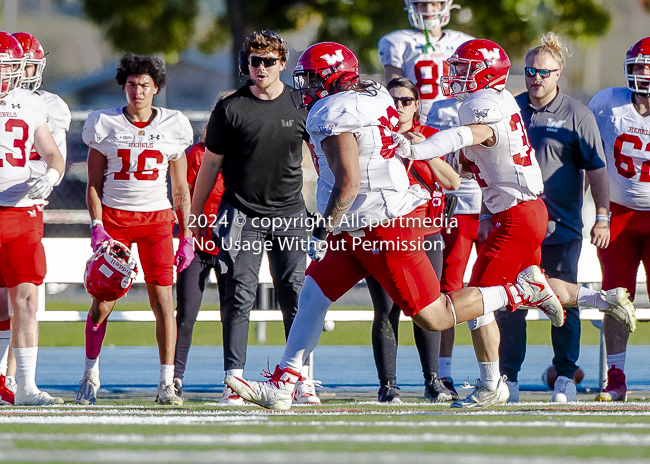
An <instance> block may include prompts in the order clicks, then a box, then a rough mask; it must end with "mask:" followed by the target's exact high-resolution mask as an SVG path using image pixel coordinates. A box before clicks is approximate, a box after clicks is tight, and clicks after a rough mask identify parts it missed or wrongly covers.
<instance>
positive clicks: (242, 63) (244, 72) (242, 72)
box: [239, 31, 289, 77]
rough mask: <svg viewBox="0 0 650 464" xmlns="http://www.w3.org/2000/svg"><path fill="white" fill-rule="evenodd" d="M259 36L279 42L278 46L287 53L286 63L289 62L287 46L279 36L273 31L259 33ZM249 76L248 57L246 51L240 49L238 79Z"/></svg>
mask: <svg viewBox="0 0 650 464" xmlns="http://www.w3.org/2000/svg"><path fill="white" fill-rule="evenodd" d="M260 34H262V36H263V37H264V38H265V39H277V40H278V41H279V42H280V45H281V46H282V47H284V49H285V50H286V51H287V56H286V57H285V59H286V61H289V44H287V42H286V41H285V40H284V39H283V38H282V36H281V35H280V34H278V33H277V32H274V31H261V32H260ZM249 75H250V73H249V72H248V56H246V50H244V49H242V50H239V77H241V76H249Z"/></svg>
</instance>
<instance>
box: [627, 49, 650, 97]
mask: <svg viewBox="0 0 650 464" xmlns="http://www.w3.org/2000/svg"><path fill="white" fill-rule="evenodd" d="M635 64H642V65H646V66H650V37H646V38H644V39H641V40H639V41H638V42H637V43H635V44H634V45H632V47H630V49H629V50H628V51H627V54H626V55H625V64H624V65H623V72H624V73H625V81H626V82H627V88H628V89H630V90H631V91H632V92H634V93H638V94H640V95H644V96H648V95H650V76H649V75H647V74H633V73H632V70H633V69H634V65H635Z"/></svg>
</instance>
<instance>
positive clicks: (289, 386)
mask: <svg viewBox="0 0 650 464" xmlns="http://www.w3.org/2000/svg"><path fill="white" fill-rule="evenodd" d="M264 375H265V376H267V377H268V378H269V380H267V381H265V382H256V381H252V380H245V379H240V378H239V377H235V376H233V375H228V376H226V378H225V380H224V383H225V384H226V385H229V386H230V388H232V389H233V390H234V391H235V393H237V394H239V396H241V397H242V398H244V399H245V400H246V401H250V402H251V403H255V404H257V405H259V406H262V407H263V408H267V409H283V410H287V409H291V403H292V401H293V391H294V390H295V388H296V382H298V380H299V379H300V373H299V372H296V371H294V370H293V369H290V368H288V367H285V368H284V369H281V368H280V366H276V367H275V372H273V374H272V375H271V374H270V373H268V372H265V373H264Z"/></svg>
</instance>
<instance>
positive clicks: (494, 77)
mask: <svg viewBox="0 0 650 464" xmlns="http://www.w3.org/2000/svg"><path fill="white" fill-rule="evenodd" d="M447 63H449V72H450V75H449V76H443V77H441V78H440V82H441V84H442V93H443V94H444V95H447V96H449V95H453V96H456V97H457V98H459V97H460V98H461V99H462V98H463V97H466V96H467V95H468V94H469V93H471V92H476V91H477V90H481V89H496V90H502V89H503V88H505V85H506V80H507V79H508V73H509V72H510V58H508V55H507V54H506V52H505V51H504V50H503V48H501V47H500V46H499V45H498V44H496V43H495V42H492V41H491V40H485V39H476V40H470V41H468V42H465V43H464V44H463V45H461V46H460V47H458V49H457V50H456V53H454V54H453V55H452V57H451V58H449V59H448V60H447Z"/></svg>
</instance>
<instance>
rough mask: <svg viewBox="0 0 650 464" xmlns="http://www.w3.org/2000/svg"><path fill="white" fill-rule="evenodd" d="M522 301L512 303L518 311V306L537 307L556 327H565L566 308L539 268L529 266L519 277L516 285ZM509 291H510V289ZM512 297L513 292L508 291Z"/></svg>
mask: <svg viewBox="0 0 650 464" xmlns="http://www.w3.org/2000/svg"><path fill="white" fill-rule="evenodd" d="M515 287H516V288H517V290H518V291H519V297H520V299H521V301H515V302H514V303H513V302H512V301H511V305H512V306H513V307H514V309H516V308H517V307H518V306H535V307H537V308H539V309H541V310H542V312H543V313H544V314H546V315H547V316H548V318H549V319H550V320H551V323H552V324H553V325H554V326H555V327H562V325H564V318H565V314H564V308H563V307H562V303H560V300H559V299H558V297H557V295H556V294H555V292H554V291H553V289H552V288H551V286H550V285H549V283H548V281H547V280H546V276H544V273H543V272H542V270H541V269H540V268H539V266H535V265H533V266H529V267H527V268H526V269H524V270H523V271H521V272H520V273H519V275H518V276H517V284H516V285H515ZM508 290H509V289H508ZM508 295H509V296H511V292H510V291H508Z"/></svg>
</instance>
